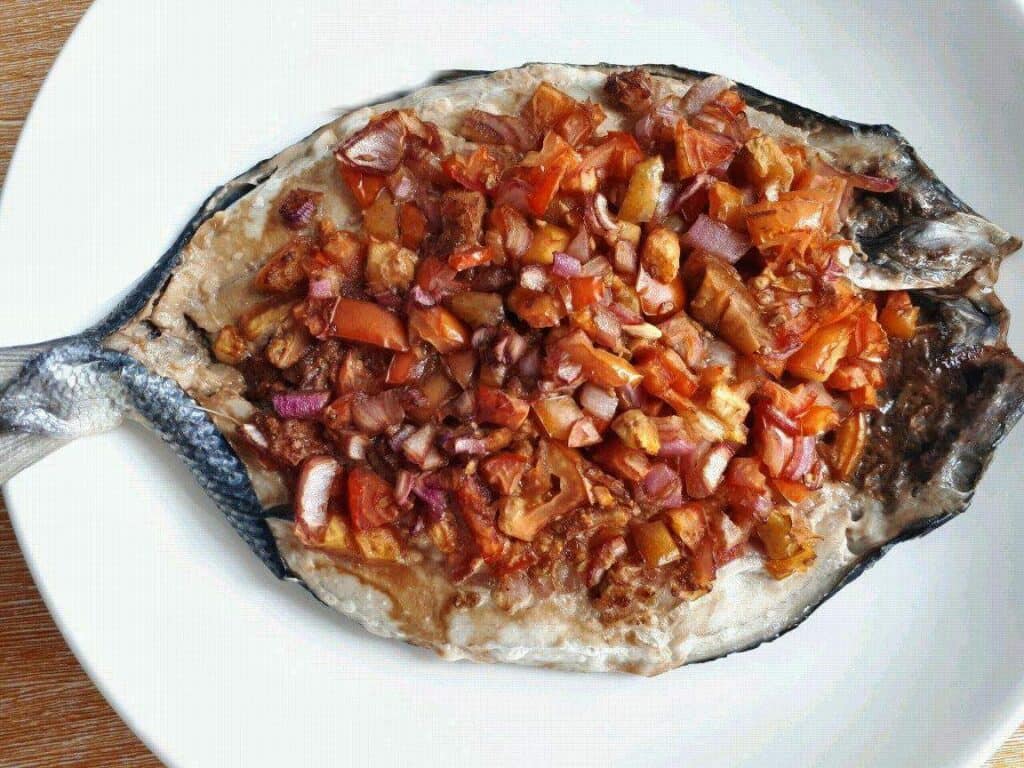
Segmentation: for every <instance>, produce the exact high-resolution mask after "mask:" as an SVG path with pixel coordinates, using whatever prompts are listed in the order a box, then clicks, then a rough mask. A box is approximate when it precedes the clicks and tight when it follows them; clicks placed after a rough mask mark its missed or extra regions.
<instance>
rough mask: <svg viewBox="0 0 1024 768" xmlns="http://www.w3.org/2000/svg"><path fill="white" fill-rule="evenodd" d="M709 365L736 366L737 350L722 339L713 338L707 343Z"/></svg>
mask: <svg viewBox="0 0 1024 768" xmlns="http://www.w3.org/2000/svg"><path fill="white" fill-rule="evenodd" d="M706 361H707V364H708V365H720V366H723V367H725V368H735V367H736V350H735V349H733V348H732V347H730V346H729V345H728V344H726V343H725V342H724V341H722V340H721V339H712V340H711V342H709V343H708V345H707V357H706Z"/></svg>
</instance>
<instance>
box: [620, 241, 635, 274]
mask: <svg viewBox="0 0 1024 768" xmlns="http://www.w3.org/2000/svg"><path fill="white" fill-rule="evenodd" d="M639 261H640V260H639V258H637V252H636V246H635V245H633V244H632V243H631V242H629V241H628V240H619V241H618V242H616V243H615V271H616V272H624V273H626V274H629V275H635V274H636V270H637V267H638V265H639Z"/></svg>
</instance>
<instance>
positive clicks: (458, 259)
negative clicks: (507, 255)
mask: <svg viewBox="0 0 1024 768" xmlns="http://www.w3.org/2000/svg"><path fill="white" fill-rule="evenodd" d="M493 260H494V251H492V250H491V249H490V248H488V247H487V246H486V245H473V246H470V247H468V248H460V249H459V250H457V251H455V252H454V253H453V254H451V255H450V256H449V257H448V266H449V267H451V268H452V269H454V270H455V271H456V272H462V271H464V270H467V269H472V268H473V267H479V266H482V265H484V264H490V263H491V261H493Z"/></svg>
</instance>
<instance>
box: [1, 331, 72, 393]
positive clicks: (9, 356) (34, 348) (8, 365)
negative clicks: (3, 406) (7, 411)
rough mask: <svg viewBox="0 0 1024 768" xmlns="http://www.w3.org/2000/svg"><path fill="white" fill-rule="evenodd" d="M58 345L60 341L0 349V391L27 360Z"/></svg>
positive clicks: (15, 375) (19, 371)
mask: <svg viewBox="0 0 1024 768" xmlns="http://www.w3.org/2000/svg"><path fill="white" fill-rule="evenodd" d="M58 343H60V340H54V341H44V342H42V343H41V344H25V345H23V346H20V347H0V390H2V389H4V388H5V387H6V386H7V385H8V384H10V383H11V382H12V381H13V380H14V379H15V378H16V377H17V375H18V374H19V373H21V371H22V369H23V368H24V367H25V363H27V362H28V361H29V360H32V359H34V358H37V357H39V356H40V355H41V354H43V353H45V352H46V351H48V350H50V349H52V348H53V347H54V346H56V345H57V344H58Z"/></svg>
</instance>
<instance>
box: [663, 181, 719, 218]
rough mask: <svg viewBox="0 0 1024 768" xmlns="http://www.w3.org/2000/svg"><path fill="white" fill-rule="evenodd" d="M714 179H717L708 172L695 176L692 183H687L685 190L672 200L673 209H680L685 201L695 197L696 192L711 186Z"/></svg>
mask: <svg viewBox="0 0 1024 768" xmlns="http://www.w3.org/2000/svg"><path fill="white" fill-rule="evenodd" d="M714 180H715V179H714V177H713V176H710V175H708V174H706V173H698V174H697V175H696V176H694V177H693V179H692V180H691V181H690V183H689V184H687V185H686V187H685V188H684V189H683V191H682V192H680V193H679V196H678V197H677V198H676V199H675V200H673V201H672V210H673V211H678V210H679V209H680V208H682V207H683V203H685V202H686V201H687V200H689V199H690V198H691V197H693V196H694V195H695V194H697V193H698V192H700V191H701V190H702V189H704V188H705V187H709V186H711V184H712V182H714Z"/></svg>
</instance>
